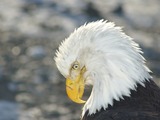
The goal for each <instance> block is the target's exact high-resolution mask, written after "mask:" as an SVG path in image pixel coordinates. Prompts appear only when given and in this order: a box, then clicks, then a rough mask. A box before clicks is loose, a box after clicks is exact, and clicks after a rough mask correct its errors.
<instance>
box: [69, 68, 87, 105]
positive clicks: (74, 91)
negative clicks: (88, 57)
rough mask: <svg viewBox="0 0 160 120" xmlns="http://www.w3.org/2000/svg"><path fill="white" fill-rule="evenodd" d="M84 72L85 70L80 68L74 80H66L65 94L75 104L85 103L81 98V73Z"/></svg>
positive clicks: (82, 90)
mask: <svg viewBox="0 0 160 120" xmlns="http://www.w3.org/2000/svg"><path fill="white" fill-rule="evenodd" d="M84 72H85V68H82V70H81V72H80V74H79V75H78V76H77V77H76V79H75V80H71V79H70V78H67V79H66V92H67V95H68V97H69V98H70V99H71V100H72V101H74V102H76V103H85V101H84V100H82V99H81V98H82V96H83V93H84V86H85V84H84V79H83V73H84Z"/></svg>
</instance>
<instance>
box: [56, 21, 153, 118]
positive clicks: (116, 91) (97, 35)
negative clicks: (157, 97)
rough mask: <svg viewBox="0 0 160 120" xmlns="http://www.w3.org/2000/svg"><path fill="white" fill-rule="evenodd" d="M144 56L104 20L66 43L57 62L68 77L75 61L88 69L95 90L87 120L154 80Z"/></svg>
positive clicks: (87, 107)
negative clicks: (139, 85)
mask: <svg viewBox="0 0 160 120" xmlns="http://www.w3.org/2000/svg"><path fill="white" fill-rule="evenodd" d="M141 53H142V52H141V50H140V48H139V45H138V44H137V43H135V42H134V41H133V40H132V38H131V37H129V36H127V35H126V34H124V33H123V32H122V30H121V28H120V27H115V25H114V23H111V22H107V21H103V20H100V21H96V22H91V23H89V24H85V25H83V26H81V27H80V28H78V29H77V30H75V31H74V32H73V33H72V34H71V35H70V36H69V37H68V38H67V39H66V40H64V41H63V42H62V44H61V45H60V47H59V51H57V53H56V57H55V61H56V65H57V67H58V69H59V71H60V72H61V73H62V75H64V76H65V77H66V76H68V75H69V69H70V66H71V64H72V63H73V62H74V61H78V62H79V63H80V64H81V65H82V66H84V65H85V66H86V69H87V71H86V73H85V75H84V77H85V80H86V83H88V84H92V85H93V88H92V92H91V95H90V97H89V99H88V100H87V102H86V104H85V105H84V107H83V112H82V116H83V115H84V113H85V112H86V111H87V110H89V114H93V113H95V112H96V110H100V109H101V108H104V109H106V108H107V107H108V105H113V99H115V100H117V101H118V100H119V99H120V98H123V96H130V90H135V89H136V84H137V83H139V84H142V85H144V84H143V82H144V81H145V80H149V79H150V78H151V76H150V75H149V72H150V70H149V69H148V68H147V67H146V66H145V59H144V58H143V57H142V56H141Z"/></svg>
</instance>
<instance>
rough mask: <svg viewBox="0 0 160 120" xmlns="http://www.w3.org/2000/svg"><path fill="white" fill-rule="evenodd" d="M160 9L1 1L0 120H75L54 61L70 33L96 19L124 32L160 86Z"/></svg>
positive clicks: (106, 2)
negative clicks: (138, 48)
mask: <svg viewBox="0 0 160 120" xmlns="http://www.w3.org/2000/svg"><path fill="white" fill-rule="evenodd" d="M159 4H160V1H159V0H147V1H145V2H144V0H131V1H127V0H113V1H110V0H101V2H100V1H93V0H82V1H79V0H72V1H71V0H64V1H60V0H14V1H13V0H12V1H11V0H1V1H0V120H79V118H80V114H81V107H82V106H81V105H77V104H75V103H72V102H71V101H70V100H69V99H68V98H67V96H66V93H65V79H64V78H63V77H62V76H61V75H60V73H59V72H58V70H57V68H56V66H55V63H54V60H53V58H54V55H55V51H56V49H57V48H58V45H59V44H60V42H61V41H62V40H63V39H65V38H66V37H67V36H68V35H69V34H70V33H71V32H72V31H73V30H74V29H75V28H77V27H78V26H80V25H82V24H84V23H86V22H90V21H95V20H99V19H107V20H109V21H112V22H115V23H116V24H117V25H119V26H123V27H124V28H123V30H124V31H125V32H126V33H127V34H128V35H130V36H132V37H133V38H134V39H135V41H136V42H138V43H139V44H140V46H141V47H142V50H143V51H144V56H145V58H146V59H147V64H148V66H149V67H150V68H151V70H152V71H153V77H154V80H155V81H156V83H157V84H158V85H160V12H159V11H160V6H159ZM88 89H90V88H88ZM87 96H88V95H86V98H87Z"/></svg>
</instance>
